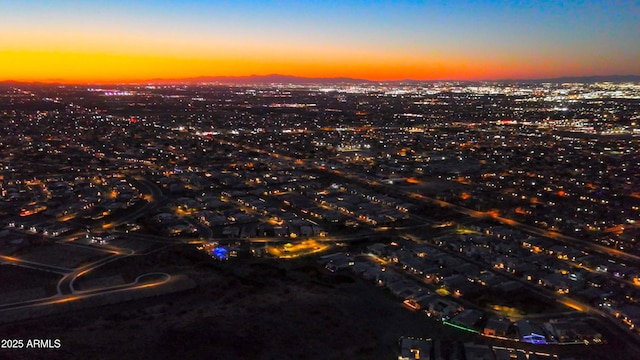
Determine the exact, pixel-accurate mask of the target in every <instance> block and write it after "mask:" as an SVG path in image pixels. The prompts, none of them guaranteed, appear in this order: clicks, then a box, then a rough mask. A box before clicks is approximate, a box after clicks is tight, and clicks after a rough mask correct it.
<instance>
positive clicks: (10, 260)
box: [0, 255, 73, 275]
mask: <svg viewBox="0 0 640 360" xmlns="http://www.w3.org/2000/svg"><path fill="white" fill-rule="evenodd" d="M0 260H2V262H4V263H6V264H11V265H15V266H20V267H26V268H30V269H35V270H40V271H46V272H52V273H56V274H61V275H67V274H69V273H71V272H72V271H73V269H68V268H63V267H59V266H55V265H48V264H42V263H37V262H33V261H27V260H22V259H20V258H17V257H13V256H5V255H0Z"/></svg>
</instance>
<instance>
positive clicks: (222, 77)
mask: <svg viewBox="0 0 640 360" xmlns="http://www.w3.org/2000/svg"><path fill="white" fill-rule="evenodd" d="M270 77H281V78H287V79H291V80H294V81H295V80H298V81H313V80H318V81H322V82H326V83H330V82H331V81H332V80H334V81H336V82H341V83H351V82H352V83H358V82H360V83H363V82H364V83H402V82H425V83H427V82H543V81H554V80H566V79H594V80H595V79H598V78H638V79H637V80H634V81H640V74H625V75H619V74H608V75H561V76H554V77H538V78H520V79H518V78H513V79H411V78H408V79H386V80H371V79H364V78H354V77H350V76H299V75H288V74H277V73H269V74H264V75H258V74H251V75H199V76H191V77H182V78H151V79H138V80H97V79H96V80H67V79H61V78H56V79H41V80H15V79H4V80H0V83H22V84H48V85H91V84H105V85H106V84H109V85H135V84H154V83H162V82H174V83H180V82H193V83H198V81H202V83H207V82H220V84H225V82H224V80H235V81H242V80H252V79H257V80H262V81H265V80H267V79H268V78H270ZM207 79H208V81H207ZM216 79H218V80H216ZM283 80H285V79H283ZM268 83H273V84H277V83H287V82H286V81H283V82H279V81H271V82H268ZM309 84H311V83H309Z"/></svg>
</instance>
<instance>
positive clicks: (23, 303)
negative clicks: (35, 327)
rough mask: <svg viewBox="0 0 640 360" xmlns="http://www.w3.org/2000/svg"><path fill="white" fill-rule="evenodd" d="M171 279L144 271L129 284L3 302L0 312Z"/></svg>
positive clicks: (74, 299)
mask: <svg viewBox="0 0 640 360" xmlns="http://www.w3.org/2000/svg"><path fill="white" fill-rule="evenodd" d="M146 277H157V278H158V279H156V280H153V281H142V279H144V278H146ZM171 279H172V277H171V275H169V274H167V273H164V272H153V273H146V274H142V275H140V276H138V277H137V278H136V279H135V281H134V282H132V283H129V284H124V285H117V286H110V287H103V288H98V289H91V290H84V291H78V292H76V293H75V294H69V295H61V294H58V295H54V296H51V297H48V298H42V299H35V300H27V301H21V302H17V303H12V304H3V305H0V312H1V311H13V310H19V309H29V308H33V307H41V306H48V305H59V304H64V303H69V302H73V301H78V300H84V299H89V298H91V297H95V296H104V295H109V294H114V293H119V292H125V291H134V290H140V289H147V288H151V287H156V286H160V285H163V284H166V283H168V282H169V281H170V280H171Z"/></svg>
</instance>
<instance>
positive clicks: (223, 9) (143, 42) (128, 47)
mask: <svg viewBox="0 0 640 360" xmlns="http://www.w3.org/2000/svg"><path fill="white" fill-rule="evenodd" d="M3 3H4V6H3V11H2V13H1V14H0V81H4V80H16V81H42V82H68V83H86V82H103V83H104V82H113V83H117V82H135V81H146V80H151V79H180V78H193V77H200V76H249V75H254V74H255V75H267V74H285V75H293V76H299V77H322V78H330V77H349V78H356V79H365V80H373V81H394V80H403V79H412V80H506V79H540V78H554V77H565V76H594V75H639V74H640V62H638V60H637V59H639V58H640V44H639V43H638V35H639V34H640V18H639V15H638V14H640V2H638V1H564V2H557V1H516V2H508V1H489V0H477V1H464V2H457V3H456V4H455V5H451V4H446V2H443V1H427V2H422V1H376V2H373V3H371V2H365V1H340V2H339V1H325V2H322V1H315V2H312V1H297V2H293V1H261V2H257V1H234V2H210V1H198V0H191V1H180V2H179V1H171V0H167V1H160V2H159V1H126V2H125V1H120V0H115V1H109V2H106V1H105V2H75V1H67V0H63V1H58V2H47V1H36V0H30V1H22V2H6V1H5V2H3Z"/></svg>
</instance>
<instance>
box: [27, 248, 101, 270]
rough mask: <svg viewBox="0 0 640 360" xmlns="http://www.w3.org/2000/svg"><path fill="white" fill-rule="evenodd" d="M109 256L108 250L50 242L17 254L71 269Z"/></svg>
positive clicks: (28, 259) (42, 262)
mask: <svg viewBox="0 0 640 360" xmlns="http://www.w3.org/2000/svg"><path fill="white" fill-rule="evenodd" d="M105 256H109V253H108V252H105V251H101V250H98V249H92V248H89V247H84V246H78V245H66V244H51V245H43V246H38V247H33V248H31V249H29V250H28V251H26V252H24V253H21V254H20V255H18V257H19V258H20V259H23V260H27V261H33V262H36V263H41V264H47V265H52V266H58V267H63V268H67V269H73V268H75V267H77V266H79V265H81V264H83V263H87V262H91V261H96V260H98V259H100V258H102V257H105Z"/></svg>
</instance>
